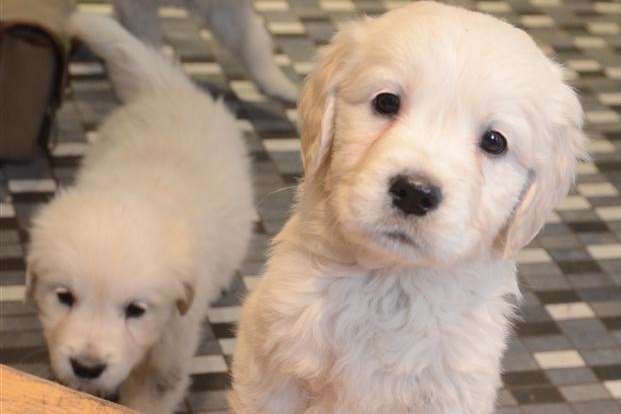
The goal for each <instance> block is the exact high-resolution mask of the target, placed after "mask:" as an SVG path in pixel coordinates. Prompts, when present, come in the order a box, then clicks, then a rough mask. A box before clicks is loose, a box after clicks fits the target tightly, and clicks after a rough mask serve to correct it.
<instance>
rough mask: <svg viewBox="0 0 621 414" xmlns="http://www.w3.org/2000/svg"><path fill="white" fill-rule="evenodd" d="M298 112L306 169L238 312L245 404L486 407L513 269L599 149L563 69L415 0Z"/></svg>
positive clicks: (317, 412)
mask: <svg viewBox="0 0 621 414" xmlns="http://www.w3.org/2000/svg"><path fill="white" fill-rule="evenodd" d="M299 109H300V117H301V121H302V124H301V129H302V152H303V159H304V169H305V177H304V181H303V183H302V184H301V185H300V187H299V190H298V199H297V204H296V208H295V212H294V215H293V217H292V218H291V219H290V220H289V222H288V223H287V224H286V226H285V228H284V229H283V230H282V232H281V233H280V234H279V235H278V236H277V238H276V240H275V242H274V245H273V250H272V253H271V258H270V260H269V263H268V265H267V270H266V272H265V275H264V276H263V278H262V280H261V282H260V283H259V284H258V286H257V287H256V290H254V291H253V292H252V293H251V294H250V296H249V297H248V298H247V300H246V303H245V305H244V309H243V315H242V319H241V324H240V328H239V337H238V340H237V348H236V351H235V356H234V367H233V390H232V393H231V395H230V402H231V405H232V407H233V410H234V411H235V412H236V413H238V414H242V413H243V414H258V413H263V414H272V413H278V414H289V413H305V414H311V413H312V414H327V413H339V414H351V413H356V414H366V413H369V414H371V413H374V414H380V413H381V414H386V413H390V414H404V413H417V414H486V413H491V412H492V411H493V409H494V402H495V396H496V389H497V388H498V386H499V384H500V360H501V356H502V353H503V350H504V348H505V339H506V337H507V335H508V334H509V329H510V319H511V316H512V315H513V313H514V305H513V302H512V301H511V300H510V296H519V290H518V285H517V282H516V266H515V261H514V257H515V255H516V253H517V251H518V250H519V249H520V248H521V247H523V246H525V245H526V244H528V243H529V242H530V241H531V240H532V239H533V237H534V236H535V235H536V233H537V232H538V231H539V229H541V227H542V226H543V224H544V222H545V219H546V217H547V215H548V213H550V211H551V210H552V209H553V207H554V206H555V205H556V204H557V203H558V202H559V201H560V200H561V199H562V198H563V197H564V196H565V194H566V193H567V191H568V189H569V187H570V185H571V183H572V180H573V177H574V169H575V165H576V160H577V158H580V157H584V156H586V154H585V141H586V140H585V137H584V135H583V133H582V131H581V124H582V118H583V114H582V109H581V106H580V103H579V101H578V99H577V97H576V95H575V93H574V92H573V91H572V89H571V88H570V87H568V86H567V85H566V84H565V83H564V82H563V75H562V70H561V68H560V67H559V65H557V64H556V63H554V62H552V61H551V60H550V59H548V58H546V57H545V56H544V54H543V53H542V52H541V51H540V50H539V48H538V47H537V46H536V45H535V43H534V42H533V40H532V39H531V38H530V37H529V36H528V35H527V34H526V33H525V32H523V31H522V30H519V29H517V28H515V27H512V26H510V25H509V24H507V23H504V22H502V21H500V20H497V19H495V18H493V17H490V16H487V15H484V14H480V13H475V12H471V11H467V10H464V9H460V8H456V7H450V6H446V5H442V4H439V3H433V2H416V3H413V4H411V5H408V6H406V7H403V8H401V9H398V10H394V11H391V12H389V13H387V14H385V15H384V16H382V17H379V18H377V19H366V20H364V21H361V22H358V23H353V24H351V25H349V26H347V27H346V28H344V29H343V30H342V31H341V32H340V33H339V34H337V35H336V37H335V38H334V41H333V42H332V44H331V45H329V46H328V47H326V48H325V49H324V50H323V51H322V53H321V54H320V56H319V60H318V62H317V65H316V68H315V69H314V71H313V72H312V74H311V75H310V78H309V79H308V81H307V83H306V86H305V88H304V89H303V92H302V97H301V102H300V108H299Z"/></svg>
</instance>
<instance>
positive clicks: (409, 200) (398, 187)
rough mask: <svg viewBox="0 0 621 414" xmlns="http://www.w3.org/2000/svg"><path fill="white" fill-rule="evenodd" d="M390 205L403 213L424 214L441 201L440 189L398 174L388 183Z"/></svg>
mask: <svg viewBox="0 0 621 414" xmlns="http://www.w3.org/2000/svg"><path fill="white" fill-rule="evenodd" d="M389 191H390V195H391V196H392V205H393V206H395V207H397V208H398V209H399V210H401V211H402V212H403V213H404V214H405V215H410V214H414V215H416V216H424V215H425V214H427V213H428V212H430V211H431V210H434V209H436V208H437V207H438V205H439V204H440V201H442V191H441V190H440V188H439V187H436V186H434V185H422V184H415V183H412V182H410V181H409V180H408V179H407V177H405V176H398V177H395V179H393V180H392V183H391V185H390V190H389Z"/></svg>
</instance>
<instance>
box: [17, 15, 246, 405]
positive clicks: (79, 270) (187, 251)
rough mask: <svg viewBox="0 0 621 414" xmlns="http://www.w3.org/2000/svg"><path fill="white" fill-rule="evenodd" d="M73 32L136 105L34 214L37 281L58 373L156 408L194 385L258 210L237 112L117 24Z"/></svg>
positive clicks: (82, 25) (91, 19)
mask: <svg viewBox="0 0 621 414" xmlns="http://www.w3.org/2000/svg"><path fill="white" fill-rule="evenodd" d="M71 25H72V27H71V29H72V31H73V32H74V34H75V35H77V36H78V37H79V38H81V40H83V41H85V42H86V43H87V44H88V45H89V46H90V47H91V48H92V49H93V51H94V52H95V53H96V54H98V55H99V56H101V57H102V58H103V59H104V60H105V62H106V64H107V66H108V72H109V74H110V77H111V79H112V82H113V84H114V86H115V88H116V90H117V91H118V94H119V96H120V98H121V99H122V100H123V101H124V104H123V105H122V106H121V107H120V108H119V109H117V110H116V111H115V112H114V113H113V114H112V115H110V117H109V118H108V119H107V120H106V121H105V122H104V124H103V125H102V126H101V128H100V129H99V132H98V135H99V136H100V138H99V140H98V141H97V142H96V143H95V144H94V145H93V146H92V147H91V148H90V149H89V151H88V153H87V155H86V158H85V159H84V162H83V165H82V167H81V170H80V171H79V174H78V177H77V182H76V183H75V185H74V186H72V187H71V188H69V189H67V190H65V191H62V192H61V193H60V194H59V195H58V196H57V197H56V198H55V199H54V200H53V201H52V202H51V203H50V204H49V205H47V206H46V207H44V208H43V210H42V211H41V212H40V213H39V214H38V216H37V217H36V218H35V220H34V227H33V229H32V245H31V248H30V252H29V257H28V275H27V276H28V288H29V293H30V294H31V295H32V296H33V297H34V298H35V299H36V303H37V305H38V308H39V316H40V319H41V322H42V324H43V328H44V334H45V338H46V340H47V344H48V347H49V352H50V359H51V363H52V369H53V371H54V374H55V375H56V377H57V378H58V379H59V380H60V381H61V382H63V383H65V384H67V385H70V386H72V387H74V388H77V389H80V390H84V391H87V392H91V393H94V394H98V395H104V396H106V395H110V394H116V393H117V392H118V395H119V399H120V402H121V403H122V404H125V405H127V406H129V407H131V408H134V409H137V410H139V411H140V412H144V413H148V414H157V413H166V414H169V413H172V412H173V410H174V408H175V406H176V405H177V404H178V403H179V401H180V400H181V399H182V397H183V394H184V392H185V389H186V387H187V384H188V382H189V377H188V374H189V371H190V366H191V363H192V357H193V355H194V352H195V351H196V348H197V345H198V342H199V339H200V325H201V322H202V320H203V318H204V316H205V313H206V311H207V304H208V301H210V300H213V299H214V298H216V297H217V295H218V294H219V293H220V291H221V289H223V288H226V287H227V286H228V283H229V281H230V279H231V276H232V274H233V272H234V270H235V268H236V267H237V266H238V265H239V264H240V262H241V260H242V258H243V256H244V253H245V250H246V246H247V243H248V240H249V237H250V234H251V225H252V221H253V217H254V208H253V203H252V199H253V198H252V191H251V180H250V177H249V161H248V159H247V157H246V153H245V148H244V143H243V140H242V137H241V133H240V131H239V130H238V128H237V126H236V124H235V119H234V117H233V116H232V115H231V114H230V113H229V112H228V111H227V110H226V108H225V105H224V104H223V103H222V102H214V101H213V100H212V99H211V97H210V96H208V95H206V94H204V93H202V92H201V91H200V90H199V89H198V88H197V87H195V86H194V85H193V84H192V83H191V82H190V81H189V80H188V79H187V78H186V77H185V76H184V75H183V73H182V72H181V70H180V69H179V68H177V67H174V66H173V65H171V64H170V63H169V62H168V61H167V60H166V59H165V58H162V57H161V56H159V55H158V54H157V53H156V52H155V51H153V50H149V49H148V48H146V47H145V46H144V45H143V44H142V43H140V42H139V41H138V40H136V39H135V38H134V37H132V36H131V35H129V34H128V33H127V32H126V31H125V30H124V29H123V28H122V27H121V26H119V25H118V24H117V23H116V22H114V21H113V20H110V19H108V18H104V17H95V16H88V15H79V14H78V15H76V16H74V17H73V18H72V21H71Z"/></svg>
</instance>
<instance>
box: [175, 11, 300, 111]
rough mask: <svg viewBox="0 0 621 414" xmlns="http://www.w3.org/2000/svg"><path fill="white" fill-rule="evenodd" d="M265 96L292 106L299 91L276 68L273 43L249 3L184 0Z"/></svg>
mask: <svg viewBox="0 0 621 414" xmlns="http://www.w3.org/2000/svg"><path fill="white" fill-rule="evenodd" d="M186 2H187V4H188V7H193V8H194V9H195V10H196V11H197V13H198V14H199V15H200V16H202V17H204V18H205V20H206V21H207V24H208V25H209V28H210V29H211V30H212V31H213V33H214V35H215V37H216V38H217V39H218V41H219V42H221V43H222V44H224V46H226V47H227V48H228V49H229V50H231V51H232V52H233V53H234V54H235V56H236V57H238V58H239V59H240V60H241V62H242V64H243V65H244V67H245V68H246V70H247V71H248V73H249V75H250V77H251V78H252V80H253V81H254V82H256V83H257V85H259V87H260V88H261V89H262V90H263V92H265V93H266V94H267V95H269V96H272V97H275V98H278V99H281V100H283V101H286V102H291V103H295V102H296V100H297V95H298V90H297V87H296V86H295V84H294V83H293V82H291V81H290V80H289V79H288V78H287V77H286V76H285V75H284V73H282V72H281V70H280V69H279V68H278V66H277V65H276V62H275V61H274V56H273V54H272V42H271V38H270V35H269V33H268V32H267V29H266V28H265V26H264V25H263V22H262V21H261V18H260V17H259V16H258V15H257V14H256V13H255V11H254V10H253V8H252V4H251V3H250V1H249V0H186Z"/></svg>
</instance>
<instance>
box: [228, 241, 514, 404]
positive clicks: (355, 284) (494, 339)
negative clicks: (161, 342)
mask: <svg viewBox="0 0 621 414" xmlns="http://www.w3.org/2000/svg"><path fill="white" fill-rule="evenodd" d="M280 248H283V250H289V249H288V248H286V247H285V246H279V247H278V248H277V250H280ZM281 251H282V250H281ZM289 253H290V254H284V255H278V259H277V260H275V261H274V262H272V263H271V264H270V268H279V269H280V270H281V271H279V272H278V275H276V274H274V273H271V272H270V269H268V271H267V274H266V275H265V277H266V279H265V280H264V283H263V284H261V285H260V289H259V290H258V291H256V292H254V294H253V295H252V296H251V297H250V298H249V300H248V303H249V306H248V307H247V308H246V312H247V313H246V314H245V316H246V317H249V318H246V319H247V320H248V322H249V324H248V325H242V327H241V332H242V333H244V334H245V333H248V332H249V331H250V332H252V333H251V334H252V337H248V336H246V335H241V337H240V344H239V345H238V346H239V348H238V349H242V348H244V347H245V345H244V344H245V342H246V341H247V340H250V341H252V342H253V343H262V344H263V346H262V347H260V350H259V352H260V353H261V355H255V356H254V357H258V360H257V359H255V358H251V359H249V360H247V361H245V360H244V359H239V360H238V361H237V362H239V363H240V365H241V364H250V365H253V364H254V363H256V362H257V361H261V363H260V365H262V364H267V365H268V366H271V368H270V375H272V374H273V373H274V372H275V371H276V372H280V373H282V374H284V375H285V377H286V378H289V380H291V382H293V383H295V384H296V387H299V389H300V390H299V393H300V395H301V396H302V397H301V398H303V400H304V402H298V403H296V404H294V405H295V406H296V407H297V408H296V409H290V410H286V411H282V412H300V408H302V410H308V411H304V412H308V413H327V412H330V413H352V412H356V413H394V414H400V413H431V414H434V413H438V414H439V413H443V414H444V413H455V414H458V413H468V414H475V413H476V414H481V413H488V412H492V410H493V406H494V399H495V392H496V389H497V387H498V386H499V384H500V378H499V371H500V370H499V364H500V361H499V359H500V355H501V354H502V350H503V349H504V346H505V345H504V340H505V336H506V333H507V330H508V326H509V319H510V317H511V314H512V310H513V306H512V305H511V303H510V302H509V301H508V297H507V296H508V295H511V294H517V293H518V291H517V285H516V282H515V277H514V275H515V268H514V265H513V263H510V262H493V263H490V262H487V261H486V262H485V263H476V264H470V265H464V266H462V267H461V268H459V269H458V270H456V269H453V268H452V269H450V270H445V271H439V270H436V271H431V270H428V269H425V270H420V269H419V270H415V269H409V270H402V269H401V270H395V269H383V270H376V271H365V270H362V269H360V268H357V267H356V266H340V265H320V266H318V265H317V263H316V262H315V263H314V264H313V263H312V260H311V261H305V260H303V261H301V260H300V256H298V255H297V253H296V252H294V251H291V250H289ZM293 263H296V264H297V265H295V266H291V265H292V264H293ZM272 266H273V267H272ZM283 268H286V269H287V270H288V271H287V272H285V273H283V272H282V269H283ZM281 289H285V291H282V290H281ZM277 291H278V293H277ZM259 302H261V306H256V307H255V305H258V303H259ZM251 312H257V313H255V314H253V315H252V316H251V315H250V313H251ZM250 324H252V325H253V326H252V328H251V327H250ZM246 356H249V355H246ZM289 380H285V382H286V381H289ZM265 381H273V384H272V386H276V384H278V383H282V381H283V380H282V379H279V375H276V376H275V377H272V379H271V380H267V379H265ZM264 385H265V384H264ZM289 395H291V393H289ZM298 404H301V405H298ZM267 406H269V404H268V405H266V407H267ZM265 412H269V410H267V409H266V410H265Z"/></svg>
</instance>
